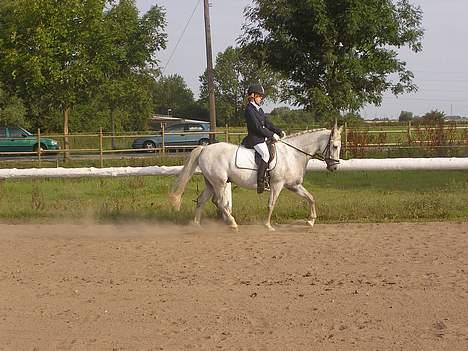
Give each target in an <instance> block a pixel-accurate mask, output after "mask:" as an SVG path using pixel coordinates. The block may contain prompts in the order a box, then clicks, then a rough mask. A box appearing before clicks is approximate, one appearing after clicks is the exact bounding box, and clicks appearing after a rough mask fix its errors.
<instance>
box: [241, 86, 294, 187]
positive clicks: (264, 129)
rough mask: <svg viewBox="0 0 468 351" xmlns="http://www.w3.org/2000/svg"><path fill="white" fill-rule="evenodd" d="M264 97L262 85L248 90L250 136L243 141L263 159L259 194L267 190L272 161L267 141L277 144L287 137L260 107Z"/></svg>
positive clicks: (260, 168) (258, 176)
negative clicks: (269, 166)
mask: <svg viewBox="0 0 468 351" xmlns="http://www.w3.org/2000/svg"><path fill="white" fill-rule="evenodd" d="M264 96H265V90H264V89H263V87H262V86H261V85H260V84H252V85H251V86H249V89H248V90H247V99H248V104H247V107H246V108H245V120H246V122H247V131H248V135H247V136H246V137H245V138H244V140H242V144H243V145H244V146H245V147H247V148H249V149H252V148H254V149H255V151H256V152H257V153H258V154H259V155H260V157H261V160H260V163H259V165H258V170H257V193H259V194H260V193H262V192H263V191H264V190H265V175H266V171H267V168H268V161H269V159H270V152H269V151H268V146H267V143H266V141H267V140H268V141H271V142H276V141H278V140H280V136H281V137H284V136H286V133H285V132H284V131H282V130H281V129H279V128H276V127H275V126H274V125H273V123H272V122H271V121H270V120H269V119H268V118H267V117H266V115H265V113H264V112H263V110H262V109H261V107H260V105H261V103H262V100H263V97H264ZM267 190H268V188H267Z"/></svg>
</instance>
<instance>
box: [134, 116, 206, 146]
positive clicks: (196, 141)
mask: <svg viewBox="0 0 468 351" xmlns="http://www.w3.org/2000/svg"><path fill="white" fill-rule="evenodd" d="M209 131H210V123H208V122H199V123H198V122H197V123H195V122H185V123H178V124H174V125H171V126H169V127H167V128H166V129H165V135H164V145H165V146H182V147H184V146H185V147H188V146H195V145H206V144H208V143H209V141H210V135H209V134H208V132H209ZM202 132H203V133H202ZM162 145H163V138H162V135H155V136H148V137H142V138H137V139H135V140H134V141H133V144H132V148H134V149H147V150H153V149H155V148H160V147H162Z"/></svg>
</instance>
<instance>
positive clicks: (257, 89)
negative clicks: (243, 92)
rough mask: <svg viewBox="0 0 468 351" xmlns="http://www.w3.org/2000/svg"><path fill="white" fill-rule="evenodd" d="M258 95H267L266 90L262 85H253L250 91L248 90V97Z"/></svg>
mask: <svg viewBox="0 0 468 351" xmlns="http://www.w3.org/2000/svg"><path fill="white" fill-rule="evenodd" d="M252 93H254V94H258V95H262V96H263V95H265V90H264V89H263V87H262V85H261V84H252V85H250V86H249V89H248V90H247V95H250V94H252Z"/></svg>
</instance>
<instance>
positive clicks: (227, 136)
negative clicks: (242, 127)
mask: <svg viewBox="0 0 468 351" xmlns="http://www.w3.org/2000/svg"><path fill="white" fill-rule="evenodd" d="M224 134H225V137H224V138H225V139H226V140H225V142H226V143H229V125H228V124H226V129H225V130H224Z"/></svg>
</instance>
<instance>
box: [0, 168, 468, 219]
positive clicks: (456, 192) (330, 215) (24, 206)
mask: <svg viewBox="0 0 468 351" xmlns="http://www.w3.org/2000/svg"><path fill="white" fill-rule="evenodd" d="M174 179H175V178H174V177H167V176H166V177H163V176H160V177H130V178H99V179H96V178H81V179H36V180H3V181H0V221H1V222H3V223H18V222H21V223H24V222H40V223H51V222H63V221H71V222H75V221H76V222H80V221H83V220H85V221H88V220H89V221H98V222H113V221H138V222H139V221H147V222H172V223H180V224H185V223H189V221H190V220H191V219H192V217H193V213H194V206H195V204H194V202H193V200H195V199H196V197H197V193H199V192H200V191H201V190H202V188H203V185H204V182H203V179H202V177H201V176H195V177H194V178H192V181H191V182H190V183H189V185H188V188H187V191H186V193H185V195H184V197H183V205H182V210H181V212H174V211H173V210H172V209H171V208H170V206H169V204H168V199H167V193H168V191H169V189H170V187H171V185H172V184H173V182H174ZM305 186H306V188H307V189H309V191H310V192H311V193H312V194H313V195H314V196H315V198H316V206H317V212H318V221H317V222H318V223H330V222H399V221H433V220H434V221H444V220H468V172H464V171H407V172H390V171H385V172H383V171H380V172H337V173H325V172H317V173H308V174H307V176H306V179H305ZM233 202H234V206H233V214H234V216H235V217H236V219H237V221H238V223H239V224H252V223H260V222H262V221H263V219H264V218H265V216H266V213H267V202H268V195H267V194H262V195H257V194H256V193H255V192H254V191H249V190H245V189H240V188H235V187H234V190H233ZM306 215H307V209H306V204H305V202H304V201H302V200H300V199H299V198H298V197H297V196H296V195H294V194H292V193H290V192H289V191H287V190H284V191H283V193H282V194H281V195H280V198H279V200H278V203H277V207H276V210H275V213H274V216H273V222H276V223H291V222H295V221H297V220H302V219H304V218H305V217H306ZM204 218H205V219H206V218H209V219H215V218H216V212H215V209H214V206H213V205H212V204H211V203H209V204H207V206H206V210H205V216H204Z"/></svg>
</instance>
